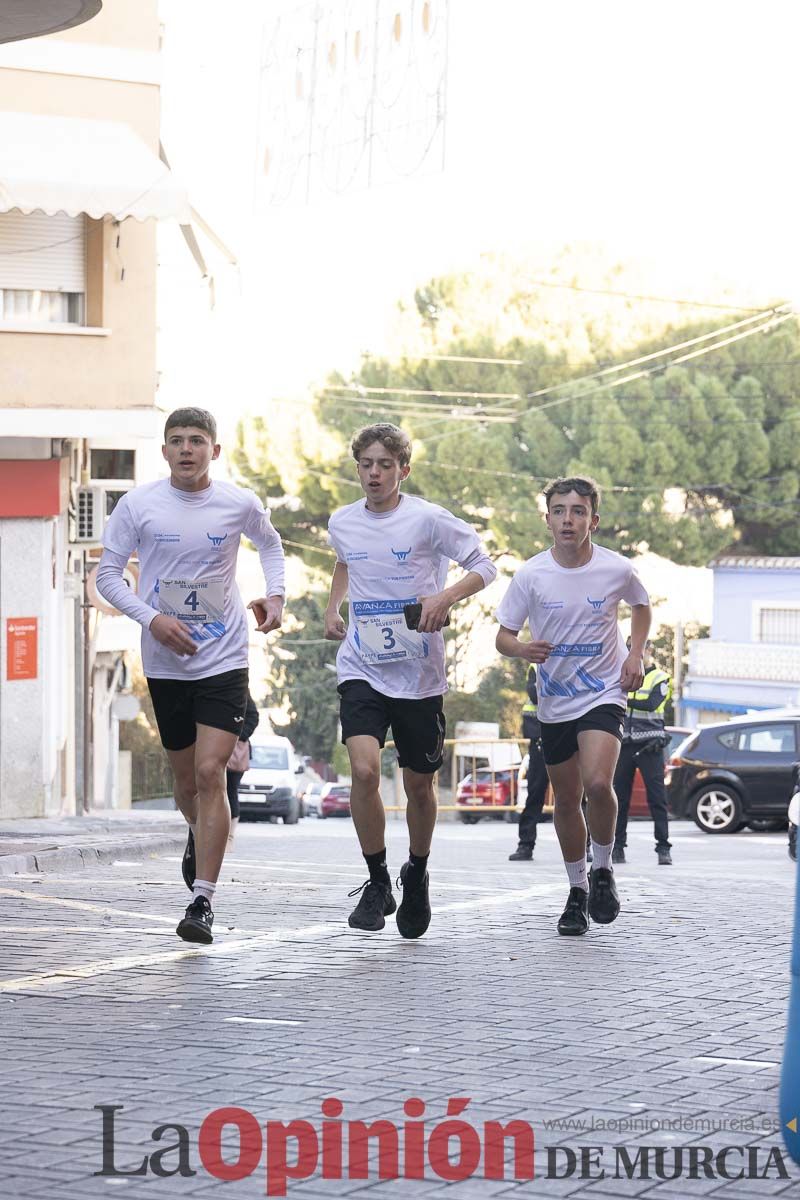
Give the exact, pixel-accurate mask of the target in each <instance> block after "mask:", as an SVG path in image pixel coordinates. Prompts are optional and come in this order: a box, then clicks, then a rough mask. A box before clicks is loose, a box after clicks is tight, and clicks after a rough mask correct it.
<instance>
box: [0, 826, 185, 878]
mask: <svg viewBox="0 0 800 1200" xmlns="http://www.w3.org/2000/svg"><path fill="white" fill-rule="evenodd" d="M185 844H186V822H185V821H184V819H183V817H182V816H181V815H180V814H179V813H171V812H165V811H158V810H151V811H147V810H145V811H141V812H129V811H119V812H114V811H102V810H100V811H95V812H91V813H89V814H87V815H86V816H84V817H48V818H43V819H38V820H37V819H35V818H32V817H26V818H23V819H21V820H8V821H0V876H8V875H16V874H31V873H36V872H38V871H75V870H82V869H83V868H84V867H87V866H97V865H98V863H110V862H113V861H114V860H115V859H117V858H125V859H127V860H128V861H132V860H136V861H141V860H142V859H145V858H149V857H150V856H151V855H155V854H172V853H175V852H176V851H182V850H183V847H184V845H185Z"/></svg>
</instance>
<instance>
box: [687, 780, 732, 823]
mask: <svg viewBox="0 0 800 1200" xmlns="http://www.w3.org/2000/svg"><path fill="white" fill-rule="evenodd" d="M691 811H692V817H693V819H694V823H695V825H697V827H698V829H702V831H703V833H737V832H738V831H739V830H740V829H741V828H742V824H743V821H742V802H741V800H740V799H739V797H738V796H737V794H736V792H734V790H733V788H729V787H724V786H723V785H722V784H708V785H707V786H706V787H704V788H702V789H701V790H700V791H699V792H697V793H696V795H695V796H694V797H693V798H692V809H691Z"/></svg>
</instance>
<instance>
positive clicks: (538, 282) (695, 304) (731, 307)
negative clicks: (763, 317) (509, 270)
mask: <svg viewBox="0 0 800 1200" xmlns="http://www.w3.org/2000/svg"><path fill="white" fill-rule="evenodd" d="M526 282H527V286H528V287H534V288H554V289H560V290H561V291H567V292H586V293H587V294H588V295H592V296H614V297H616V298H617V299H619V300H641V301H643V302H645V303H648V304H679V305H685V306H687V307H690V308H714V309H718V310H719V311H720V312H752V313H754V312H763V309H758V308H751V307H750V306H749V305H745V304H718V303H714V302H713V301H706V300H689V299H688V298H687V297H681V298H678V299H676V298H674V297H670V296H648V295H642V294H641V293H640V292H617V291H614V290H613V289H611V288H591V287H584V286H582V285H580V284H577V283H556V282H553V281H552V280H546V279H533V280H530V281H526Z"/></svg>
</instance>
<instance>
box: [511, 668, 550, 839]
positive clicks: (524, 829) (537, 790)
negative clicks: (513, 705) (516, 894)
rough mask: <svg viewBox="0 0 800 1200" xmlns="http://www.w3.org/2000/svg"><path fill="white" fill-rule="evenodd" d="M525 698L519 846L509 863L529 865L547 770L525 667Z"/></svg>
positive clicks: (532, 682)
mask: <svg viewBox="0 0 800 1200" xmlns="http://www.w3.org/2000/svg"><path fill="white" fill-rule="evenodd" d="M525 689H526V691H527V693H528V698H527V700H526V701H525V703H524V704H523V706H522V736H523V737H525V738H527V739H528V771H527V784H528V794H527V796H526V799H525V807H524V808H523V810H522V814H521V816H520V819H519V833H518V835H517V836H518V838H519V844H518V846H517V848H516V850H515V851H514V853H513V854H509V856H508V858H509V862H530V860H531V859H532V858H533V848H534V846H535V845H536V827H537V825H538V823H539V821H540V820H541V817H542V809H543V808H544V802H545V797H546V796H547V767H546V766H545V762H544V757H543V755H542V727H541V725H540V724H539V715H538V714H539V700H538V697H537V695H536V667H535V666H534V665H533V663H529V665H528V673H527V675H526V677H525Z"/></svg>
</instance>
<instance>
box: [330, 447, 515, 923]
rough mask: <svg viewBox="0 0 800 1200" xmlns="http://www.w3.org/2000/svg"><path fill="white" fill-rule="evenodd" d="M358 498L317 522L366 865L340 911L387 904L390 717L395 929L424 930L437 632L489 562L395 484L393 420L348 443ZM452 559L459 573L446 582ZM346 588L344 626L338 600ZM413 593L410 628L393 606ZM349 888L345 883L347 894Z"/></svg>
mask: <svg viewBox="0 0 800 1200" xmlns="http://www.w3.org/2000/svg"><path fill="white" fill-rule="evenodd" d="M352 452H353V458H354V459H355V461H356V463H357V466H358V478H359V480H360V482H361V486H362V488H363V489H364V492H365V494H366V500H357V501H356V502H355V504H348V505H347V506H346V507H345V508H340V509H338V511H337V512H335V513H334V514H333V515H332V517H331V518H330V522H329V525H328V537H329V541H330V543H331V545H332V546H333V548H334V550H335V551H336V558H337V562H336V566H335V567H334V570H333V578H332V580H331V594H330V600H329V603H328V608H327V610H326V613H325V636H326V637H327V638H331V639H333V640H336V641H341V643H342V645H341V647H340V649H339V653H338V654H337V656H336V666H337V674H338V679H339V686H338V690H339V695H340V698H341V704H340V714H341V723H342V741H343V742H344V744H345V745H346V746H347V752H348V755H349V757H350V769H351V773H352V780H353V782H352V788H351V793H350V809H351V812H352V815H353V822H354V824H355V827H356V833H357V834H358V840H359V842H360V843H361V850H362V852H363V855H364V858H365V859H366V862H367V867H368V868H369V879H368V880H367V882H366V883H364V884H363V885H362V887H361V888H359V889H357V890H358V891H360V892H361V893H362V894H361V899H360V900H359V902H358V905H357V906H356V908H355V909H354V911H353V912H352V913H351V914H350V917H349V924H350V926H351V927H352V928H354V929H366V930H370V931H375V930H378V929H383V927H384V925H385V924H386V921H385V917H386V916H388V915H389V914H390V913H393V912H394V911H395V908H396V904H395V900H394V896H393V895H392V883H391V879H390V877H389V872H388V869H387V866H386V816H385V813H384V809H383V804H382V803H381V797H380V790H379V789H380V779H381V755H380V752H381V749H382V747H383V745H384V743H385V741H386V733H387V730H388V729H389V727H390V726H391V729H392V737H393V739H394V743H395V745H396V747H397V757H398V762H399V765H400V766H401V767H402V769H403V785H404V787H405V791H406V796H407V797H408V807H407V810H406V820H407V822H408V831H409V842H410V853H409V860H408V862H407V863H405V864H404V865H403V866H402V867H401V868H400V881H399V882H400V886H401V887H402V889H403V900H402V903H401V904H400V908H399V910H398V912H397V928H398V930H399V931H400V933H401V935H402V936H403V937H405V938H418V937H421V936H422V934H423V933H425V931H426V929H427V928H428V925H429V924H430V919H431V907H430V901H429V899H428V871H427V864H428V854H429V853H430V847H431V837H432V835H433V827H434V825H435V823H436V793H435V791H434V786H433V777H434V775H435V773H436V772H437V771H438V770H439V768H440V766H441V765H442V759H443V750H444V738H445V719H444V713H443V711H442V696H443V694H444V693H445V692H446V691H447V681H446V677H445V665H444V638H443V636H442V633H441V630H442V628H443V627H444V625H445V622H446V621H447V614H448V612H449V611H450V607H451V605H453V604H455V603H456V602H457V601H458V600H464V599H466V597H467V596H472V595H473V594H474V593H475V592H479V591H480V590H481V589H482V588H484V587H485V586H486V584H487V583H490V582H491V580H492V579H494V577H495V575H496V573H497V572H496V570H495V567H494V566H493V564H492V563H491V561H490V560H489V558H488V556H487V555H486V553H485V551H484V550H483V548H482V546H481V543H480V541H479V539H478V535H477V534H476V533H475V530H474V529H472V528H471V527H470V526H469V525H467V524H466V522H465V521H462V520H460V519H459V518H458V517H454V516H453V515H452V513H449V512H448V511H447V510H446V509H444V508H441V507H440V506H439V505H438V504H430V503H429V502H428V501H427V500H422V499H421V498H420V497H419V496H408V495H404V494H401V492H400V485H401V483H402V482H403V480H404V479H406V478H407V477H408V473H409V471H410V470H411V467H410V462H411V442H410V440H409V437H408V434H406V433H405V432H404V431H403V430H402V429H399V428H398V427H397V426H396V425H389V424H378V425H370V426H367V427H366V428H365V429H362V430H360V431H359V432H358V433H357V434H356V436H355V437H354V439H353V443H352ZM451 560H452V561H455V562H457V563H458V564H459V565H460V566H461V567H463V568H464V570H465V571H466V572H467V574H466V575H464V576H462V578H461V579H459V580H458V581H457V582H456V583H454V584H452V585H451V586H450V587H445V583H446V580H447V569H448V566H449V564H450V562H451ZM347 595H349V602H350V603H349V624H348V625H347V626H345V623H344V621H343V620H342V617H341V615H340V612H339V610H340V608H341V605H342V602H343V600H344V598H345V596H347ZM417 602H421V605H422V611H421V615H420V617H419V624H418V626H417V629H416V631H414V630H411V629H409V628H408V626H407V623H406V619H405V615H404V612H403V610H404V608H405V607H406V606H407V605H409V604H414V603H417ZM351 894H355V893H351Z"/></svg>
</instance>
